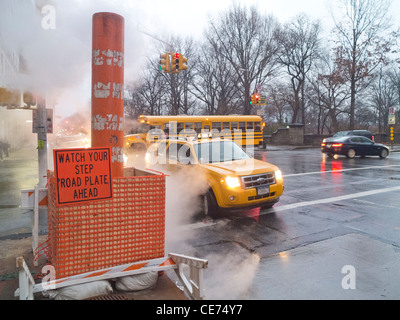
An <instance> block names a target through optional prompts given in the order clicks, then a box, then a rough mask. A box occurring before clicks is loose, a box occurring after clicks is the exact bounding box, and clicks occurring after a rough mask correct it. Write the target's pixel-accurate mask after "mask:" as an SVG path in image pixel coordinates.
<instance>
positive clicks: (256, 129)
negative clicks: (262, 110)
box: [254, 122, 261, 132]
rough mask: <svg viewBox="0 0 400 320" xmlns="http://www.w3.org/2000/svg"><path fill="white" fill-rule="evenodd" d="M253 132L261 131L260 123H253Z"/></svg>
mask: <svg viewBox="0 0 400 320" xmlns="http://www.w3.org/2000/svg"><path fill="white" fill-rule="evenodd" d="M254 131H255V132H260V131H261V122H254Z"/></svg>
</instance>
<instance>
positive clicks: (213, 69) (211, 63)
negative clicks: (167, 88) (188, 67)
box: [192, 43, 240, 115]
mask: <svg viewBox="0 0 400 320" xmlns="http://www.w3.org/2000/svg"><path fill="white" fill-rule="evenodd" d="M220 49H221V47H214V46H212V45H211V44H209V43H204V44H203V45H202V46H201V48H200V49H199V50H200V54H199V56H198V57H197V64H196V75H195V77H194V81H193V82H192V93H193V94H194V95H195V96H196V98H197V99H199V100H200V101H201V102H202V103H203V104H204V106H205V107H204V113H206V114H210V115H214V114H230V113H235V112H237V109H238V100H239V99H240V96H239V95H238V93H237V89H236V82H237V81H236V74H235V71H234V69H233V67H232V65H231V64H230V63H229V61H228V60H227V59H226V58H224V56H223V55H222V54H221V53H220Z"/></svg>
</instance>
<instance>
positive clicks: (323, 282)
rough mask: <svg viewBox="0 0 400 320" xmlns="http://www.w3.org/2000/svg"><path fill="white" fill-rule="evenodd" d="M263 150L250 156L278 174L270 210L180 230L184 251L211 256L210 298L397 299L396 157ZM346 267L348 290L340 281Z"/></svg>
mask: <svg viewBox="0 0 400 320" xmlns="http://www.w3.org/2000/svg"><path fill="white" fill-rule="evenodd" d="M271 149H272V150H270V151H256V152H255V156H256V157H257V158H259V159H262V160H265V161H268V162H271V163H273V164H275V165H278V166H279V167H280V168H281V170H282V172H283V174H284V182H285V192H284V195H283V196H282V198H281V201H280V202H279V203H278V204H276V205H275V206H274V208H273V209H271V210H267V211H257V210H251V211H248V212H246V213H243V216H246V215H247V216H249V217H236V218H233V219H228V220H226V219H223V220H221V221H217V223H215V221H214V222H211V223H208V224H207V223H206V224H192V225H187V226H186V227H187V228H186V229H184V230H182V229H181V230H182V237H183V238H184V239H185V240H186V242H181V247H182V252H189V251H191V253H192V254H194V255H197V256H200V257H203V258H206V259H209V264H210V270H208V271H207V272H206V273H205V277H206V282H207V285H206V287H207V288H208V290H209V291H208V298H220V299H236V298H240V299H400V273H399V271H400V250H399V248H400V153H392V154H391V155H390V156H389V157H388V158H387V159H384V160H381V159H380V158H379V157H365V158H358V157H357V158H355V159H347V158H346V157H339V158H335V159H329V158H326V157H325V156H323V155H322V154H321V152H320V150H319V149H312V148H310V149H300V150H288V149H287V148H271ZM182 243H185V245H182ZM290 257H291V259H290ZM294 257H296V258H294ZM354 259H356V261H354ZM348 265H350V266H354V267H355V270H356V271H357V272H358V273H356V275H357V274H358V276H356V277H355V279H356V280H357V284H358V285H357V287H356V289H355V290H345V289H343V287H342V285H341V282H342V280H343V278H344V277H345V276H346V274H345V273H342V268H343V267H345V266H348ZM323 270H326V271H327V272H324V271H323ZM382 277H383V278H382Z"/></svg>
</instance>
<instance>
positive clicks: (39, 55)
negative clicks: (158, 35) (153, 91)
mask: <svg viewBox="0 0 400 320" xmlns="http://www.w3.org/2000/svg"><path fill="white" fill-rule="evenodd" d="M7 1H8V0H7ZM45 5H50V6H53V7H54V8H55V21H56V25H55V29H48V30H46V29H44V28H43V27H42V20H43V19H44V18H45V17H46V13H45V12H44V13H42V8H43V7H44V6H45ZM5 8H7V6H5ZM20 9H23V10H20ZM103 11H104V12H115V13H117V14H120V15H122V16H123V17H124V18H125V61H124V62H125V83H128V82H129V81H132V80H134V78H135V74H136V73H137V70H139V68H140V65H138V61H139V62H141V59H137V57H143V59H142V60H143V61H145V55H144V51H143V50H144V49H143V48H144V41H145V39H144V37H143V36H142V35H141V34H140V33H139V32H138V31H137V28H136V27H137V24H138V22H139V21H142V22H143V20H144V19H146V18H145V17H146V14H145V13H144V12H142V11H141V10H140V9H138V8H137V7H136V5H135V4H134V3H133V2H131V1H123V0H116V1H105V0H85V1H79V0H68V1H65V0H36V1H35V5H32V6H24V7H22V8H18V10H15V12H12V14H7V12H5V13H4V12H3V14H1V19H0V30H5V32H0V41H1V42H2V44H3V45H4V46H5V47H6V48H7V49H8V51H9V52H14V53H18V54H21V57H22V58H23V59H22V60H21V61H20V64H22V65H23V70H24V72H25V74H24V75H23V76H20V77H15V78H13V79H9V83H5V84H3V85H6V86H8V87H12V88H16V89H21V90H29V91H33V92H35V93H38V94H40V95H43V96H45V95H51V96H52V97H54V98H55V99H56V102H57V105H58V110H57V113H58V114H63V116H68V115H71V114H73V113H74V112H77V111H79V110H82V108H85V107H86V106H87V105H90V96H91V90H90V86H91V50H92V16H93V14H94V13H96V12H103ZM17 21H18V22H17Z"/></svg>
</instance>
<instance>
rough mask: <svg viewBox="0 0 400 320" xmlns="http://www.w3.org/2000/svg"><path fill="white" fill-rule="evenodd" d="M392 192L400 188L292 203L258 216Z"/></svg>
mask: <svg viewBox="0 0 400 320" xmlns="http://www.w3.org/2000/svg"><path fill="white" fill-rule="evenodd" d="M393 191H400V186H399V187H392V188H384V189H377V190H370V191H363V192H357V193H351V194H346V195H343V196H338V197H332V198H325V199H319V200H312V201H304V202H299V203H292V204H288V205H283V206H277V207H274V208H272V209H268V210H267V211H265V212H260V215H262V214H267V213H270V212H280V211H284V210H290V209H296V208H300V207H307V206H313V205H316V204H324V203H332V202H337V201H343V200H349V199H354V198H362V197H368V196H371V195H374V194H379V193H386V192H393Z"/></svg>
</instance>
